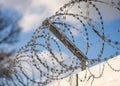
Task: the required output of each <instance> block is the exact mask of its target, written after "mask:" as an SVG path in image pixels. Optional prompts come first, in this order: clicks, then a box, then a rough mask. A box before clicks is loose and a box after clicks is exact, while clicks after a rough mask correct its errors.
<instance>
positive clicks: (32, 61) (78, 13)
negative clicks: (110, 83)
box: [0, 0, 120, 86]
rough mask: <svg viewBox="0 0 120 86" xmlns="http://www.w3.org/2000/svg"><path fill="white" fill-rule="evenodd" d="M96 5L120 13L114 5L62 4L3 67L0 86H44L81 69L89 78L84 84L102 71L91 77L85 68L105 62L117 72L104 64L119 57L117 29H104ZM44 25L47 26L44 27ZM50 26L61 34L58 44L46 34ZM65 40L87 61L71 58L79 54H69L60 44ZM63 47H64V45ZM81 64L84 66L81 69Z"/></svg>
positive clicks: (76, 0)
mask: <svg viewBox="0 0 120 86" xmlns="http://www.w3.org/2000/svg"><path fill="white" fill-rule="evenodd" d="M116 1H117V2H118V1H119V0H116ZM98 3H99V4H100V6H102V5H103V6H104V5H107V6H109V7H113V9H115V10H116V12H117V13H119V12H120V6H119V5H117V4H116V2H114V1H112V2H108V1H101V0H72V1H70V2H69V3H67V4H65V5H64V6H63V7H61V8H60V9H59V10H58V11H57V12H56V14H55V15H53V16H51V17H49V18H47V19H46V20H45V21H44V22H43V24H42V25H41V26H40V27H39V28H38V29H36V31H35V32H34V35H33V37H32V38H31V40H30V41H29V42H28V43H27V44H26V45H25V46H24V47H22V48H21V49H20V50H19V51H18V54H17V55H16V58H15V59H13V60H12V62H11V63H10V64H9V65H8V66H7V69H6V70H5V71H4V73H3V76H0V86H46V85H47V84H49V83H51V82H53V81H54V80H60V79H63V78H65V77H67V76H70V75H72V74H74V73H78V72H79V71H81V70H82V67H83V66H85V68H86V70H88V71H89V73H90V74H91V76H90V77H89V78H88V80H89V79H90V78H91V77H92V78H93V81H94V79H98V78H100V77H101V76H102V74H103V72H104V68H105V67H104V65H103V67H102V69H101V73H100V75H99V76H95V75H94V74H93V73H92V72H91V71H90V69H89V67H91V66H93V65H95V64H98V63H100V62H103V61H106V63H107V64H108V66H109V67H110V68H111V69H112V70H114V71H117V72H119V71H120V70H119V69H115V68H114V67H113V66H112V65H111V64H110V63H109V62H108V61H107V60H108V59H110V58H113V57H115V56H117V55H119V54H120V40H119V37H120V29H119V28H120V26H118V28H114V27H112V28H107V27H106V26H105V20H104V15H103V13H102V12H101V9H100V6H99V4H98ZM97 4H98V5H97ZM82 5H83V7H82ZM84 6H86V7H87V8H84ZM86 9H87V10H86ZM91 9H92V10H91ZM103 10H104V9H103ZM86 11H87V12H86ZM92 13H93V14H92ZM95 16H97V19H95V18H94V17H95ZM46 21H47V22H48V21H50V22H48V23H47V24H45V22H46ZM51 25H54V26H55V27H56V28H57V29H58V31H59V32H60V33H61V34H63V35H61V36H60V40H59V38H58V37H57V36H56V35H58V34H57V33H56V34H55V33H53V32H52V31H51V30H50V28H51ZM65 37H67V39H69V40H70V42H72V43H73V45H74V46H76V47H77V48H78V50H80V51H81V52H82V53H83V54H84V55H85V56H86V57H87V60H86V59H84V58H82V59H81V60H79V59H78V57H77V55H75V53H78V52H79V51H73V52H71V51H70V49H69V47H72V46H66V45H65V44H64V43H62V42H61V40H65ZM65 43H66V44H68V43H67V41H65ZM85 60H86V62H87V63H86V65H83V63H82V62H84V61H85ZM88 71H86V73H85V76H84V78H83V79H80V78H79V81H80V82H84V81H85V80H86V79H87V72H88ZM8 73H9V77H8ZM10 73H11V74H10ZM91 84H92V83H91Z"/></svg>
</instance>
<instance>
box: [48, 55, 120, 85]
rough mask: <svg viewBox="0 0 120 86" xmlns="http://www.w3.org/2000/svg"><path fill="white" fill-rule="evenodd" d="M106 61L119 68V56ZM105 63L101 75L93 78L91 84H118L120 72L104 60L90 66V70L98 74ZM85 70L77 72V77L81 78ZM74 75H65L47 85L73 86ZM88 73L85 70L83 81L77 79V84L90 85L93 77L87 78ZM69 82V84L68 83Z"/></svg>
mask: <svg viewBox="0 0 120 86" xmlns="http://www.w3.org/2000/svg"><path fill="white" fill-rule="evenodd" d="M108 62H109V63H110V64H111V65H112V66H113V68H115V69H120V56H117V57H115V58H113V59H110V60H108ZM103 65H105V68H104V72H103V75H102V77H100V78H98V79H94V81H93V83H92V86H120V72H115V71H113V70H112V69H111V68H110V67H109V66H108V64H107V63H106V62H103V63H101V64H98V65H96V66H94V67H92V68H90V71H91V72H92V73H93V74H94V75H95V76H98V75H99V74H100V71H101V69H102V68H103ZM85 72H86V71H82V72H80V73H79V78H83V77H84V74H85ZM75 76H76V75H72V76H70V77H67V78H65V79H63V80H59V81H55V82H54V83H51V84H49V85H48V86H75V82H76V77H75ZM89 77H90V74H89V72H88V70H87V78H86V80H85V82H80V81H79V86H90V85H91V82H92V80H93V78H92V77H91V78H89ZM70 84H71V85H70Z"/></svg>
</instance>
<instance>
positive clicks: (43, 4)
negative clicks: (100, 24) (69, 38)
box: [0, 0, 119, 32]
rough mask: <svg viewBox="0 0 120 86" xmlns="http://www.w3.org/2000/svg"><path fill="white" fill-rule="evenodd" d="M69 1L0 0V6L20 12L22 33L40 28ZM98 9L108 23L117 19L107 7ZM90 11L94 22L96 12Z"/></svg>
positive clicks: (103, 6)
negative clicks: (21, 15) (44, 21)
mask: <svg viewBox="0 0 120 86" xmlns="http://www.w3.org/2000/svg"><path fill="white" fill-rule="evenodd" d="M69 1H70V0H0V4H2V5H3V6H5V7H12V8H14V9H16V10H18V11H19V12H21V13H22V14H23V18H22V19H21V20H20V22H19V25H20V26H21V27H22V28H23V31H24V32H29V31H31V30H32V29H36V28H37V27H38V26H40V24H41V23H42V21H43V20H45V19H46V18H47V17H49V16H51V15H52V14H54V13H55V12H56V11H57V10H58V9H59V8H60V7H62V6H63V5H64V4H65V3H67V2H69ZM80 6H81V9H82V11H83V12H84V11H85V4H84V3H81V4H80ZM98 7H99V8H100V11H102V13H104V14H103V15H105V16H106V17H104V18H105V19H106V20H108V21H110V20H111V19H115V18H118V17H119V14H116V13H115V12H116V10H114V9H112V8H111V7H109V6H105V5H98ZM103 9H104V10H103ZM90 11H92V12H91V14H90V15H91V17H92V18H94V20H96V19H98V16H97V14H96V12H95V11H93V9H91V8H90ZM111 11H113V12H111ZM71 12H74V13H78V9H76V8H73V10H72V11H71ZM108 14H109V15H108ZM83 15H84V13H83ZM116 15H117V16H116ZM71 20H72V21H73V22H75V21H74V19H70V20H69V21H71Z"/></svg>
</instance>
